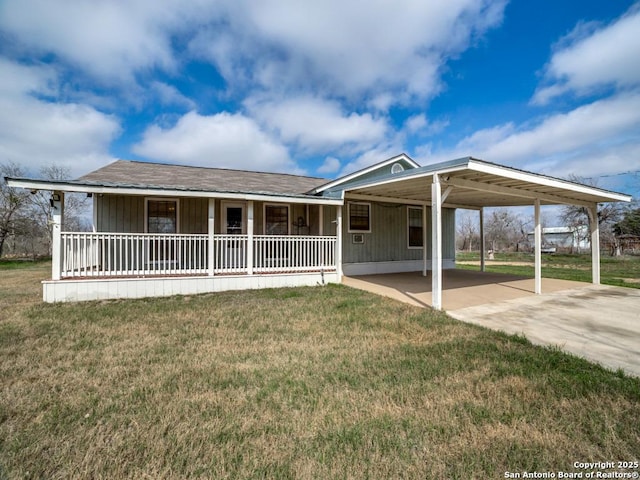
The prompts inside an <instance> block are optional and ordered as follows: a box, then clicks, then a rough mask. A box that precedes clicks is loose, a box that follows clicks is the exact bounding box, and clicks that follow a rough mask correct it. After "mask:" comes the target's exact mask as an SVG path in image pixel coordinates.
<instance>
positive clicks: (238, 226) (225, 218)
mask: <svg viewBox="0 0 640 480" xmlns="http://www.w3.org/2000/svg"><path fill="white" fill-rule="evenodd" d="M246 220H247V217H246V213H245V204H244V203H227V202H224V203H223V204H222V231H223V233H226V234H228V235H243V234H245V233H247V227H246V225H247V222H246Z"/></svg>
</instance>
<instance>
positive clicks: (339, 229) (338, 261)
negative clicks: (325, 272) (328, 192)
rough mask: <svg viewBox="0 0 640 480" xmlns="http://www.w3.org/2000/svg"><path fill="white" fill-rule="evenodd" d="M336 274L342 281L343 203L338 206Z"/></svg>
mask: <svg viewBox="0 0 640 480" xmlns="http://www.w3.org/2000/svg"><path fill="white" fill-rule="evenodd" d="M336 274H337V275H338V283H342V205H338V206H336Z"/></svg>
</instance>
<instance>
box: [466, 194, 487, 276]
mask: <svg viewBox="0 0 640 480" xmlns="http://www.w3.org/2000/svg"><path fill="white" fill-rule="evenodd" d="M479 212H480V271H481V272H484V271H485V265H484V252H485V244H484V208H483V207H480V210H479ZM469 241H471V240H469Z"/></svg>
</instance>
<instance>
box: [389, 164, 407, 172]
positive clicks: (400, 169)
mask: <svg viewBox="0 0 640 480" xmlns="http://www.w3.org/2000/svg"><path fill="white" fill-rule="evenodd" d="M400 172H404V167H403V166H402V165H401V164H400V163H394V164H393V165H391V173H392V174H393V173H400Z"/></svg>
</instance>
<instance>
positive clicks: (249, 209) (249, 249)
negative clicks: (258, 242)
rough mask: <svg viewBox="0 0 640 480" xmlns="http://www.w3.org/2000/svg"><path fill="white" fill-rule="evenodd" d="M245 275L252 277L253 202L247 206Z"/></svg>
mask: <svg viewBox="0 0 640 480" xmlns="http://www.w3.org/2000/svg"><path fill="white" fill-rule="evenodd" d="M247 273H248V274H249V275H253V200H249V202H248V206H247Z"/></svg>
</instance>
